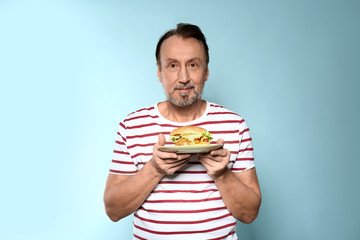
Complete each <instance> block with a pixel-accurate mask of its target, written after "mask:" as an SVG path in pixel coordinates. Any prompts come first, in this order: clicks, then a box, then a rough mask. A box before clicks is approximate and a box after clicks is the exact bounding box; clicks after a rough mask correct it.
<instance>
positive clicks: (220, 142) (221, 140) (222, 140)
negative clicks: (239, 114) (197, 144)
mask: <svg viewBox="0 0 360 240" xmlns="http://www.w3.org/2000/svg"><path fill="white" fill-rule="evenodd" d="M224 142H225V141H224V139H222V138H219V139H218V140H217V141H216V144H224Z"/></svg>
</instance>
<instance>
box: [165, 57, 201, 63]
mask: <svg viewBox="0 0 360 240" xmlns="http://www.w3.org/2000/svg"><path fill="white" fill-rule="evenodd" d="M191 61H201V58H198V57H194V58H190V59H189V60H187V61H186V62H191ZM166 62H178V60H176V59H174V58H167V59H166Z"/></svg>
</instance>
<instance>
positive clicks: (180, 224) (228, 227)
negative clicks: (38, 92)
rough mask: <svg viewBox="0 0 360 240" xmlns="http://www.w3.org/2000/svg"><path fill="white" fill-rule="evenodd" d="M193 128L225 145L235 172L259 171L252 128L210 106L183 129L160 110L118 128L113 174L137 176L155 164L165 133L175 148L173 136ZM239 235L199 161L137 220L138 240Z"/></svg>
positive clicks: (165, 186) (157, 194) (168, 181)
mask: <svg viewBox="0 0 360 240" xmlns="http://www.w3.org/2000/svg"><path fill="white" fill-rule="evenodd" d="M188 125H193V126H200V127H203V128H205V129H206V130H208V131H209V132H210V133H212V137H213V140H212V142H211V143H216V140H217V139H219V138H222V139H224V141H225V144H224V148H226V149H229V151H230V152H231V157H230V163H229V165H228V167H229V169H231V170H232V171H234V172H241V171H244V170H247V169H250V168H253V167H254V166H255V164H254V155H253V146H252V141H251V136H250V132H249V128H248V126H247V124H246V122H245V121H244V119H243V118H242V117H241V116H239V115H238V114H236V113H234V112H232V111H230V110H228V109H226V108H224V107H222V106H219V105H217V104H214V103H210V102H207V108H206V111H205V112H204V114H203V115H202V116H201V117H200V118H198V119H196V120H194V121H191V122H186V123H178V122H172V121H169V120H167V119H165V118H164V117H162V116H161V114H160V112H159V110H158V108H157V104H155V105H153V106H150V107H147V108H142V109H140V110H138V111H136V112H133V113H131V114H129V115H128V116H127V118H125V119H124V120H123V121H122V122H121V123H120V124H119V128H118V132H117V139H116V144H115V150H114V156H113V160H112V162H111V166H110V173H113V174H125V175H132V174H136V172H137V171H139V170H140V169H141V168H142V167H143V166H144V165H145V164H146V162H147V161H149V160H150V159H151V157H152V150H153V146H154V144H155V143H156V142H157V141H158V135H159V134H160V133H162V134H164V135H165V138H166V139H167V142H166V145H170V144H172V143H171V142H170V140H169V137H170V132H171V131H172V130H173V129H175V128H177V127H180V126H188ZM234 191H236V189H234ZM235 229H236V219H235V218H234V217H233V216H232V215H231V214H230V213H229V211H228V210H227V209H226V207H225V205H224V202H223V201H222V199H221V196H220V193H219V191H218V189H217V187H216V185H215V183H214V181H213V179H212V178H211V177H210V176H209V175H208V174H207V173H206V169H205V167H204V166H203V165H202V164H201V163H200V162H199V161H198V160H197V158H196V156H194V157H192V158H191V160H190V162H189V163H187V164H186V165H185V166H184V167H182V168H181V169H180V170H178V171H177V172H176V173H175V174H174V175H171V176H165V177H164V178H163V179H162V180H161V181H160V182H159V184H158V185H157V187H156V188H155V189H154V190H153V191H152V192H151V193H150V195H149V196H148V198H147V199H146V200H145V202H144V203H143V204H142V206H141V207H140V208H139V209H138V210H137V211H136V212H135V214H134V239H156V240H162V239H182V240H183V239H196V240H199V239H237V236H236V234H235Z"/></svg>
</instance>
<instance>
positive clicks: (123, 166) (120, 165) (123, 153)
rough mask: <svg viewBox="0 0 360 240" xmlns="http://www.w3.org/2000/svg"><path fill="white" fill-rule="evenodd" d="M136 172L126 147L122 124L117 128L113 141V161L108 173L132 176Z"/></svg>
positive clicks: (124, 130) (124, 131)
mask: <svg viewBox="0 0 360 240" xmlns="http://www.w3.org/2000/svg"><path fill="white" fill-rule="evenodd" d="M136 172H137V167H136V166H135V164H134V162H133V161H132V158H131V156H130V153H129V151H128V149H127V146H126V129H125V125H124V123H123V122H121V123H120V124H119V126H118V131H117V137H116V141H115V147H114V153H113V159H112V161H111V165H110V173H114V174H122V175H133V174H135V173H136Z"/></svg>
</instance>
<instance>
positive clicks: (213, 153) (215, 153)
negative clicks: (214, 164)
mask: <svg viewBox="0 0 360 240" xmlns="http://www.w3.org/2000/svg"><path fill="white" fill-rule="evenodd" d="M228 151H229V150H227V149H217V150H213V151H211V152H210V155H211V156H214V157H215V156H220V157H226V156H227V154H228Z"/></svg>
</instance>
